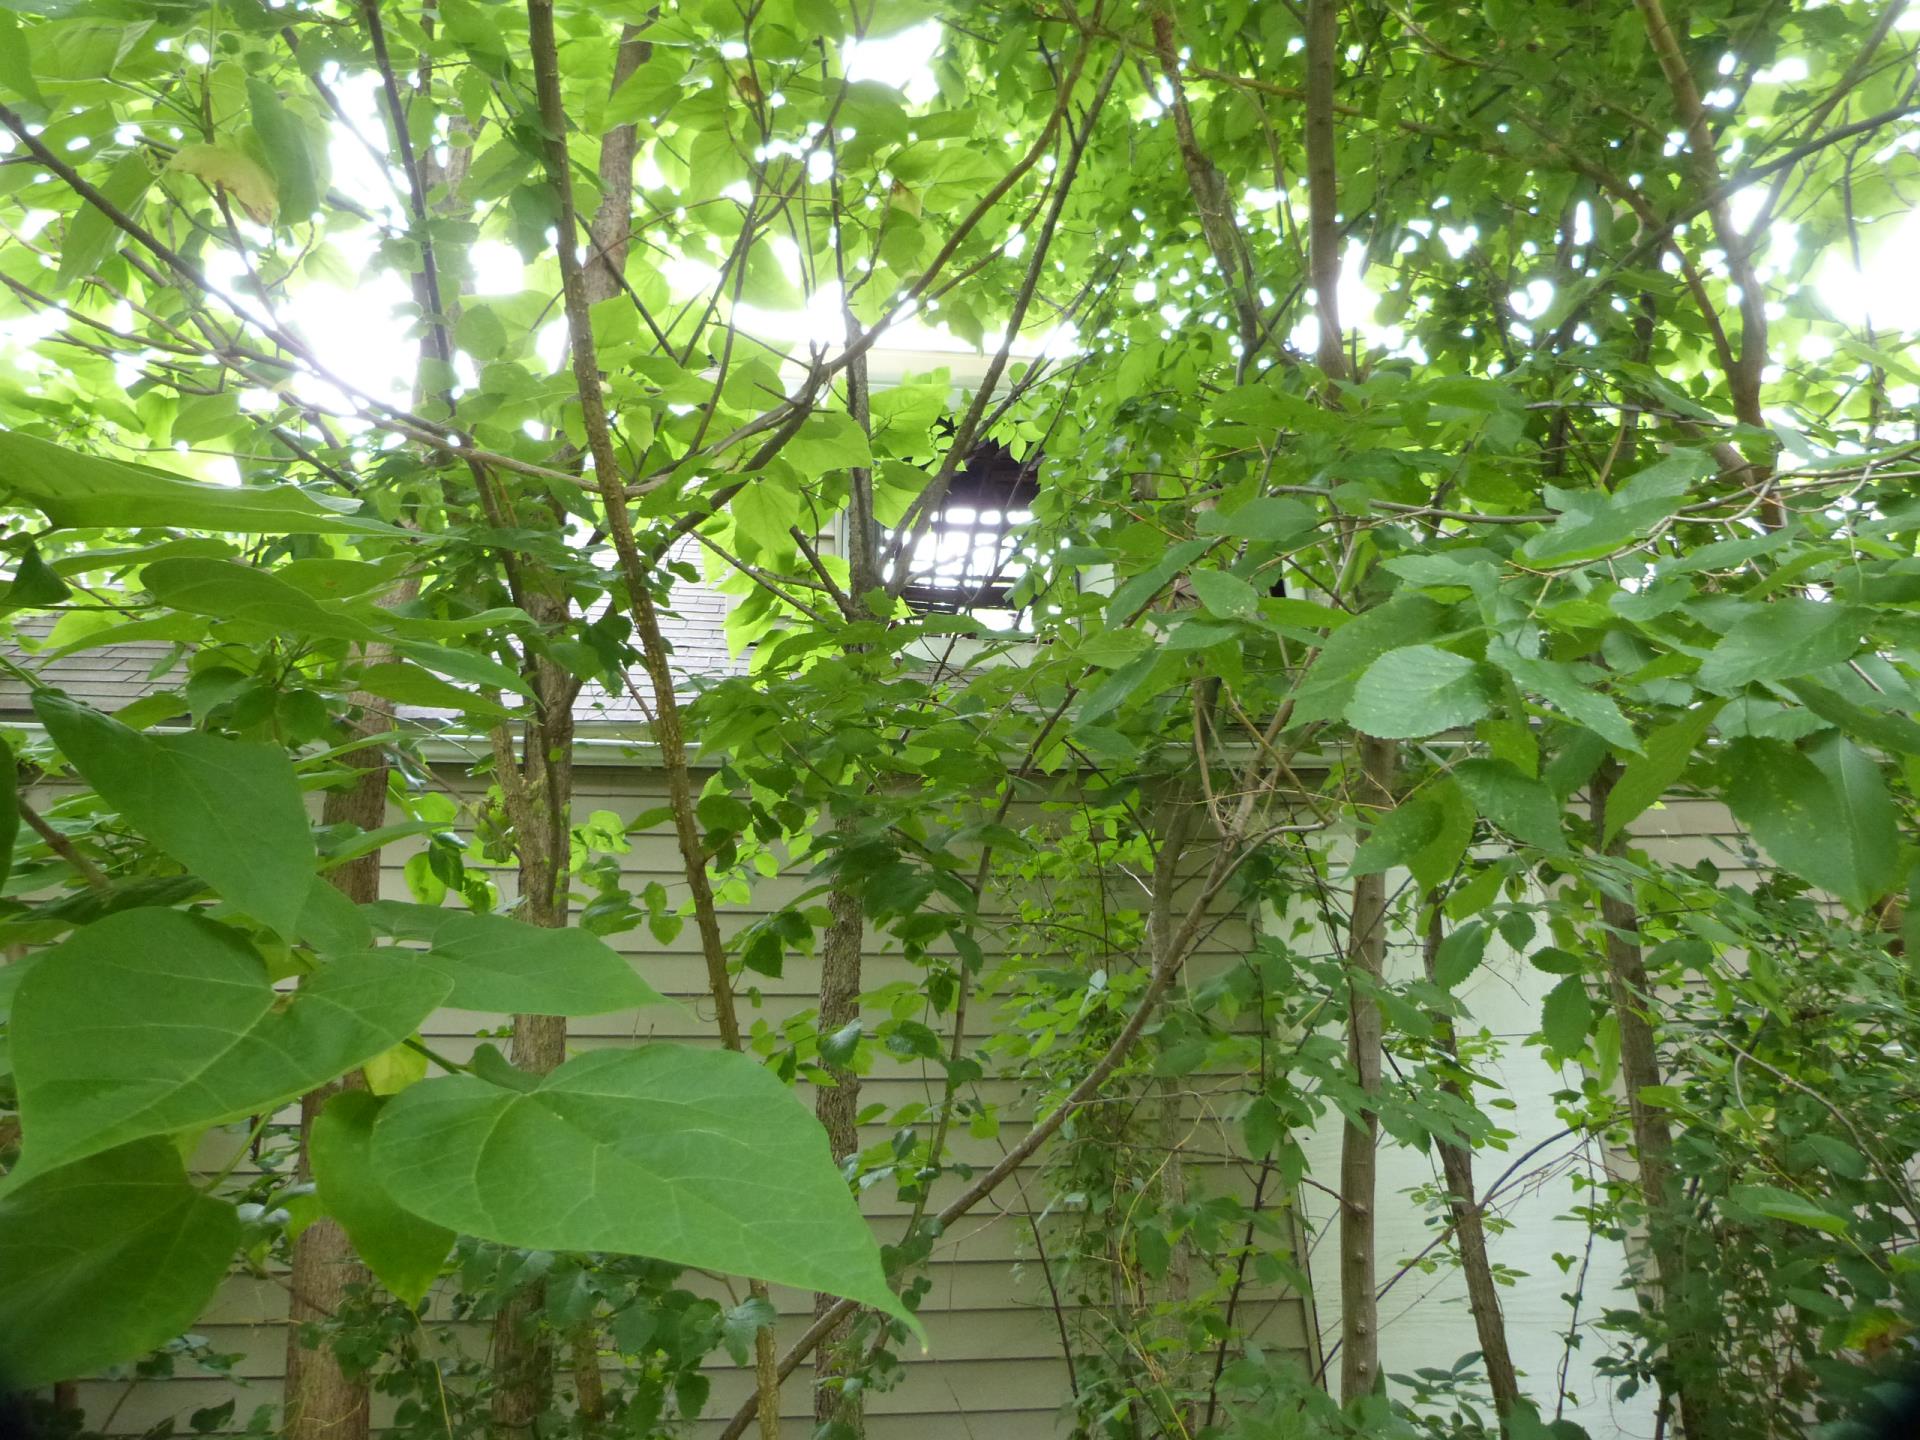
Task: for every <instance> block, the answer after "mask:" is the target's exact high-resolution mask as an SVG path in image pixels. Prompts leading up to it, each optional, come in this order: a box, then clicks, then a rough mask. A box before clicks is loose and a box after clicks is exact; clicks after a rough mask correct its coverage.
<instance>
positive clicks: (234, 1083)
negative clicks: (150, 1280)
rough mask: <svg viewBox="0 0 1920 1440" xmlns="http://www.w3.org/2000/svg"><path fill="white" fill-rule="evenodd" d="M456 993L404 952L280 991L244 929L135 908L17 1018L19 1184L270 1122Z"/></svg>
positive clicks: (360, 961) (49, 981)
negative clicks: (194, 1134)
mask: <svg viewBox="0 0 1920 1440" xmlns="http://www.w3.org/2000/svg"><path fill="white" fill-rule="evenodd" d="M447 990H448V982H447V980H446V978H445V977H444V976H441V975H436V974H434V973H433V972H432V971H430V970H426V969H423V968H422V967H421V966H419V965H418V964H416V963H414V961H413V960H412V958H411V957H410V956H406V955H404V954H401V953H400V952H396V951H373V952H369V953H365V954H360V955H347V956H342V957H340V958H339V959H336V960H331V961H328V962H327V963H325V964H324V965H322V966H321V967H320V968H319V969H318V970H316V971H315V972H314V973H313V974H311V975H309V976H307V977H306V978H305V979H303V980H302V981H301V983H300V988H299V989H298V990H297V991H285V990H276V989H275V988H274V987H273V983H272V981H271V980H270V979H269V978H268V975H267V967H266V964H265V962H264V961H262V960H261V958H260V956H259V954H258V952H256V951H255V950H254V948H253V947H252V946H251V945H249V944H248V943H247V942H246V939H245V937H243V936H242V935H241V934H240V932H238V931H237V930H233V929H230V928H228V927H227V926H224V925H216V924H215V923H213V922H212V921H210V920H203V919H201V918H199V917H198V916H195V915H186V914H182V913H181V912H180V911H177V910H127V911H122V912H121V913H120V914H117V915H109V916H108V917H107V918H106V919H104V920H101V921H99V922H98V923H97V924H94V925H89V926H88V927H87V928H86V929H84V930H81V931H79V932H78V933H77V934H75V935H74V936H73V938H71V939H70V940H68V941H66V942H65V943H64V944H62V945H60V946H59V947H58V948H57V949H54V950H51V951H49V952H48V953H47V954H46V956H45V957H44V958H43V959H42V960H41V961H40V963H38V964H36V965H35V966H34V967H33V970H32V971H31V973H29V974H28V976H27V978H26V979H25V980H23V981H22V982H21V984H20V993H19V995H18V996H17V997H16V999H15V1001H14V1006H13V1022H12V1036H13V1065H14V1075H15V1079H16V1080H17V1082H18V1084H19V1088H20V1119H21V1125H22V1129H23V1131H24V1133H25V1139H26V1147H25V1153H24V1154H23V1155H22V1156H21V1160H20V1165H19V1167H18V1171H17V1172H16V1173H17V1174H24V1173H34V1174H38V1173H41V1172H44V1171H47V1170H51V1169H53V1168H54V1167H55V1166H57V1165H64V1164H68V1163H70V1162H72V1161H74V1160H78V1159H81V1158H82V1157H84V1156H87V1155H93V1154H97V1153H99V1152H100V1151H102V1150H107V1149H111V1148H112V1147H113V1146H115V1145H122V1144H125V1143H126V1142H127V1141H129V1140H137V1139H139V1138H140V1137H141V1136H143V1135H165V1134H170V1133H172V1132H174V1131H176V1130H185V1129H188V1128H190V1127H194V1126H201V1125H217V1124H220V1123H222V1122H224V1121H228V1120H235V1119H239V1118H240V1117H242V1116H246V1115H257V1114H261V1113H263V1112H266V1111H271V1110H273V1109H274V1108H275V1107H276V1106H278V1105H280V1104H282V1103H283V1102H285V1101H287V1100H290V1099H292V1098H293V1097H294V1096H296V1095H302V1094H305V1093H306V1092H307V1091H308V1090H311V1089H312V1088H313V1087H314V1086H316V1085H320V1084H324V1083H325V1082H326V1081H328V1080H331V1079H333V1078H334V1077H335V1076H337V1075H341V1074H343V1073H345V1072H346V1071H348V1070H350V1069H352V1068H353V1067H354V1066H356V1065H358V1064H360V1063H362V1062H363V1061H366V1060H369V1059H371V1058H373V1057H374V1056H375V1055H378V1054H380V1053H381V1052H382V1051H384V1050H388V1049H390V1048H392V1047H393V1046H394V1045H397V1044H399V1043H400V1042H401V1041H402V1040H404V1039H406V1038H407V1036H409V1035H411V1034H412V1033H413V1031H414V1029H415V1028H416V1027H417V1026H418V1025H419V1023H420V1022H421V1021H422V1020H424V1019H425V1018H426V1017H427V1015H428V1014H429V1013H431V1012H432V1011H433V1009H434V1008H435V1007H436V1006H438V1005H439V1004H440V1003H441V1001H443V1000H444V999H445V998H446V995H447Z"/></svg>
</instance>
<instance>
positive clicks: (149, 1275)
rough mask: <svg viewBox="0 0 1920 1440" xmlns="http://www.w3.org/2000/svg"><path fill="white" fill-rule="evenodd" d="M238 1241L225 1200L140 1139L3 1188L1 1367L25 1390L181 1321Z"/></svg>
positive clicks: (133, 1351)
mask: <svg viewBox="0 0 1920 1440" xmlns="http://www.w3.org/2000/svg"><path fill="white" fill-rule="evenodd" d="M239 1243H240V1222H239V1220H238V1219H237V1218H236V1217H235V1215H234V1211H233V1207H232V1206H231V1205H229V1204H226V1203H225V1202H224V1201H221V1200H216V1199H214V1198H212V1197H211V1196H208V1195H204V1194H202V1193H201V1192H200V1191H199V1190H197V1189H195V1188H194V1187H193V1186H192V1185H190V1184H188V1183H187V1175H186V1170H185V1168H184V1167H183V1166H182V1164H181V1162H180V1154H179V1152H178V1151H177V1150H175V1149H174V1147H173V1146H172V1145H171V1144H169V1143H168V1142H167V1141H165V1140H139V1141H136V1142H134V1143H133V1144H130V1145H122V1146H120V1147H119V1148H118V1149H114V1150H109V1151H107V1152H106V1153H104V1154H100V1155H94V1156H91V1157H89V1158H87V1159H85V1160H81V1161H80V1162H78V1163H77V1164H73V1165H68V1166H65V1167H63V1168H61V1169H58V1170H54V1171H52V1172H50V1173H48V1174H44V1175H40V1176H38V1177H36V1178H34V1179H31V1180H26V1181H24V1182H23V1183H19V1182H17V1183H14V1184H11V1185H9V1186H8V1187H7V1188H6V1190H5V1191H4V1193H0V1375H5V1376H6V1377H7V1379H6V1383H7V1387H8V1388H9V1389H10V1390H13V1389H19V1390H30V1389H35V1388H37V1387H39V1386H43V1385H52V1384H54V1383H56V1382H58V1381H62V1380H69V1379H72V1378H73V1377H74V1376H76V1375H90V1374H94V1373H96V1372H98V1371H100V1370H102V1369H104V1368H106V1367H107V1366H109V1365H116V1364H119V1363H121V1362H123V1361H128V1360H136V1359H138V1358H140V1357H141V1356H142V1355H145V1354H146V1353H147V1352H148V1351H149V1350H152V1349H154V1348H156V1347H158V1346H160V1345H162V1344H164V1343H165V1342H166V1341H168V1340H171V1339H172V1338H173V1337H174V1336H176V1335H178V1334H180V1333H181V1332H182V1331H184V1330H186V1329H188V1328H189V1327H190V1326H191V1325H192V1324H193V1322H194V1321H195V1320H196V1319H198V1318H199V1316H200V1312H201V1311H202V1310H203V1309H204V1308H205V1307H206V1304H207V1302H208V1301H209V1300H211V1299H212V1298H213V1292H214V1290H215V1289H216V1288H217V1287H218V1286H219V1284H220V1282H221V1280H223V1279H224V1278H225V1277H226V1273H227V1265H228V1262H229V1261H230V1260H232V1258H233V1252H234V1249H235V1247H236V1246H238V1244H239Z"/></svg>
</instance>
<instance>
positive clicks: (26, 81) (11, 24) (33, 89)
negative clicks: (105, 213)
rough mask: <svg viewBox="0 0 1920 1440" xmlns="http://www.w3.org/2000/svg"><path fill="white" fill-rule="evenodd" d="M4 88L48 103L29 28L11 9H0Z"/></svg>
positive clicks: (1, 83)
mask: <svg viewBox="0 0 1920 1440" xmlns="http://www.w3.org/2000/svg"><path fill="white" fill-rule="evenodd" d="M4 91H10V92H12V93H13V94H15V95H17V96H19V97H20V98H21V99H22V100H31V101H32V102H33V103H34V104H36V105H44V104H46V98H45V97H44V96H42V95H41V93H40V87H39V86H38V85H37V84H35V83H34V79H33V52H32V50H31V48H30V47H29V45H28V44H27V32H26V30H25V29H24V28H23V27H22V26H21V24H20V21H19V20H18V19H17V18H16V17H15V16H14V15H13V13H12V12H11V11H6V10H0V92H4ZM69 235H71V232H69ZM69 243H71V241H69Z"/></svg>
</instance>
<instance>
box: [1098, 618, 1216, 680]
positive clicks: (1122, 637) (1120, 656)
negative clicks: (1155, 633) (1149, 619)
mask: <svg viewBox="0 0 1920 1440" xmlns="http://www.w3.org/2000/svg"><path fill="white" fill-rule="evenodd" d="M1193 623H1194V622H1193V621H1189V622H1188V624H1190V625H1191V624H1193ZM1152 648H1153V637H1152V636H1151V635H1149V634H1147V632H1146V631H1144V630H1102V631H1100V632H1099V633H1098V634H1096V635H1092V636H1090V637H1089V638H1088V639H1086V640H1085V641H1083V642H1082V643H1081V645H1080V651H1079V655H1080V658H1081V659H1082V660H1084V661H1085V662H1086V663H1087V664H1089V665H1098V666H1100V667H1101V668H1102V669H1103V670H1118V669H1120V668H1122V667H1123V666H1125V665H1129V664H1131V663H1132V662H1133V661H1135V660H1138V659H1139V658H1140V657H1141V656H1142V655H1144V654H1146V653H1147V651H1149V650H1151V649H1152Z"/></svg>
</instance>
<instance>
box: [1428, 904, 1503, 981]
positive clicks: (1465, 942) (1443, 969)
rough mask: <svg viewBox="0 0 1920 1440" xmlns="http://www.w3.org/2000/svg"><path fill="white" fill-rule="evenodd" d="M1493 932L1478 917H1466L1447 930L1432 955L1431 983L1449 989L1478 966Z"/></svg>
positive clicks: (1484, 955)
mask: <svg viewBox="0 0 1920 1440" xmlns="http://www.w3.org/2000/svg"><path fill="white" fill-rule="evenodd" d="M1492 936H1493V932H1492V931H1491V930H1489V929H1488V928H1487V927H1486V925H1485V924H1484V923H1483V922H1482V921H1479V920H1469V921H1468V922H1467V923H1466V924H1464V925H1461V926H1459V927H1458V928H1456V929H1454V930H1453V931H1451V932H1449V933H1448V935H1447V937H1446V939H1444V940H1442V941H1441V942H1440V948H1439V950H1438V951H1437V952H1436V953H1435V954H1434V957H1433V983H1434V984H1436V985H1438V986H1439V987H1440V988H1441V989H1443V990H1451V989H1453V988H1454V986H1456V985H1458V984H1459V983H1460V982H1461V981H1463V980H1465V979H1466V978H1467V977H1468V976H1469V975H1471V974H1473V972H1474V971H1475V970H1478V969H1479V968H1480V962H1481V960H1483V959H1484V958H1485V957H1486V953H1487V941H1488V940H1489V939H1491V938H1492Z"/></svg>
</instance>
